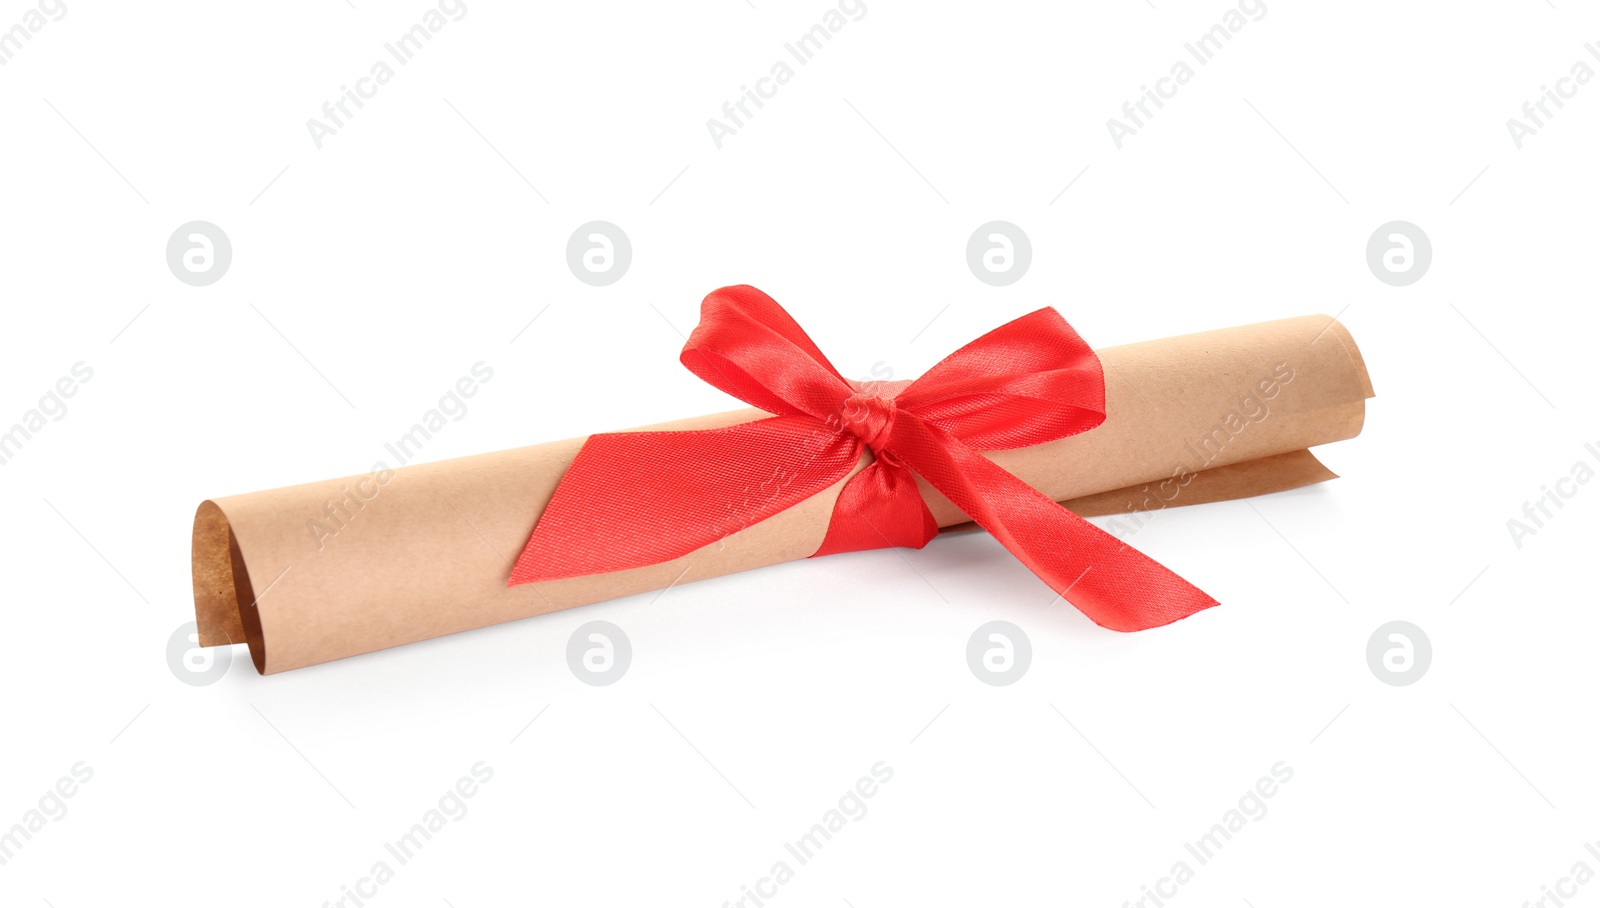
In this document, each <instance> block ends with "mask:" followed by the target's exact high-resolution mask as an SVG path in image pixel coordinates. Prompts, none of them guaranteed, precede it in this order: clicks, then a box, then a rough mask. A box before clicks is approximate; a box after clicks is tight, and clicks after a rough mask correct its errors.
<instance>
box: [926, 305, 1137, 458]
mask: <svg viewBox="0 0 1600 908" xmlns="http://www.w3.org/2000/svg"><path fill="white" fill-rule="evenodd" d="M1105 399H1106V393H1105V378H1104V375H1103V373H1102V371H1101V368H1100V360H1099V358H1098V357H1096V356H1095V355H1094V350H1093V349H1091V348H1090V347H1089V345H1088V344H1086V343H1084V341H1083V339H1082V338H1081V337H1079V336H1078V333H1077V332H1076V331H1074V330H1072V326H1071V325H1068V324H1067V322H1066V320H1065V319H1063V318H1062V317H1061V316H1060V315H1059V314H1058V313H1057V312H1056V311H1055V310H1054V309H1040V310H1038V311H1036V312H1032V313H1029V314H1028V315H1024V316H1023V317H1021V318H1019V319H1016V320H1014V321H1011V322H1008V323H1006V324H1004V325H1001V326H1000V327H999V328H996V329H994V330H993V331H990V332H989V333H988V334H985V335H983V336H982V337H980V338H978V339H977V340H975V341H973V342H972V343H970V344H967V345H966V346H964V347H962V348H961V349H959V350H957V351H956V352H954V353H952V354H950V355H949V356H947V357H945V358H944V359H943V360H941V361H940V362H939V363H938V364H937V365H935V366H934V367H933V368H932V369H929V370H928V371H927V373H926V374H924V375H923V376H922V377H921V378H919V379H917V380H916V381H914V382H912V383H911V386H910V387H908V388H907V389H906V390H905V391H904V392H903V393H902V394H901V395H900V398H899V404H900V406H901V407H903V408H905V409H907V410H911V411H914V412H916V413H917V414H918V415H919V416H921V417H922V418H923V419H924V420H926V421H927V422H928V423H930V424H931V425H934V426H937V427H938V428H940V429H942V430H944V431H945V432H948V433H950V434H951V435H953V436H955V437H956V438H959V439H961V440H962V441H963V442H965V443H966V444H967V445H969V446H971V447H973V448H976V449H978V450H983V451H994V450H1006V449H1009V448H1022V447H1027V446H1029V445H1036V444H1043V443H1044V442H1047V441H1054V440H1055V439H1058V438H1065V437H1067V436H1068V435H1076V434H1078V433H1079V432H1084V431H1087V430H1089V429H1092V428H1094V427H1096V426H1098V425H1100V424H1101V423H1102V422H1104V421H1105V413H1106V404H1105Z"/></svg>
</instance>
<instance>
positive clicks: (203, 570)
mask: <svg viewBox="0 0 1600 908" xmlns="http://www.w3.org/2000/svg"><path fill="white" fill-rule="evenodd" d="M191 566H192V570H193V575H194V622H195V630H196V633H197V634H198V636H199V638H200V645H201V646H230V645H232V644H235V643H244V644H247V645H248V646H249V647H250V661H251V662H253V663H254V664H255V667H256V671H258V672H260V673H261V674H263V675H264V674H266V673H267V672H266V662H267V651H266V644H265V641H264V640H263V639H262V634H261V616H260V615H259V614H257V613H256V611H255V608H254V605H255V593H254V591H253V588H252V587H251V584H250V572H249V571H248V570H246V569H245V566H244V558H243V556H242V555H241V554H240V553H239V543H238V540H237V539H235V538H234V535H233V527H232V526H231V525H230V524H229V523H228V515H227V514H225V513H223V511H222V508H221V507H219V506H218V505H217V503H216V502H214V501H203V502H201V503H200V507H199V508H198V509H197V510H196V511H195V515H194V539H193V544H192V548H191ZM244 603H249V607H247V608H242V607H241V605H242V604H244Z"/></svg>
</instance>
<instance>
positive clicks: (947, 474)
mask: <svg viewBox="0 0 1600 908" xmlns="http://www.w3.org/2000/svg"><path fill="white" fill-rule="evenodd" d="M680 359H681V361H682V362H683V364H684V365H685V366H687V367H688V369H689V370H690V371H691V372H693V373H694V374H695V375H698V376H699V377H700V378H701V379H703V380H705V381H706V382H708V383H709V384H711V385H714V386H716V387H718V388H720V389H722V390H723V391H726V392H728V393H729V394H732V395H733V396H734V397H737V398H739V399H740V400H743V401H745V402H746V403H748V404H750V405H751V406H754V407H758V408H760V409H762V410H765V411H766V412H768V413H771V414H773V416H771V417H770V418H766V419H758V420H755V421H753V422H747V423H742V424H739V425H733V426H727V427H725V428H720V429H705V430H694V431H676V432H671V431H669V432H620V433H609V434H601V435H593V436H590V437H589V439H588V440H587V441H586V442H584V444H583V447H582V448H581V449H580V450H579V451H578V454H577V456H576V458H574V460H573V462H572V466H571V467H570V468H569V469H568V470H567V473H566V475H565V476H564V477H563V478H562V479H561V482H560V483H559V484H558V485H557V487H556V490H555V494H554V496H553V497H552V498H551V500H550V503H549V505H548V506H547V507H546V508H545V511H544V513H543V514H542V515H540V517H539V520H538V523H537V525H536V526H535V527H534V530H533V534H532V536H531V537H530V538H529V539H528V545H527V547H526V548H525V549H524V550H523V552H522V555H521V557H519V558H518V559H517V563H516V565H515V566H514V567H513V569H512V571H511V578H510V585H512V586H515V585H518V584H522V583H536V582H540V581H545V580H558V579H561V578H564V577H578V576H584V575H588V574H600V573H607V572H610V571H621V570H627V569H629V568H637V567H644V566H646V565H652V564H660V563H661V562H664V561H670V560H672V559H674V558H679V557H682V556H684V555H687V554H689V553H690V552H693V551H695V550H696V549H699V548H702V547H704V546H707V545H710V544H711V543H714V542H716V541H717V540H719V539H722V538H723V537H725V536H728V535H730V534H732V533H735V532H737V531H739V530H742V529H744V528H745V527H748V526H751V525H753V524H756V523H759V522H760V521H762V520H765V519H767V518H768V517H771V516H772V515H774V514H777V513H779V512H780V511H783V510H784V509H786V508H789V507H791V506H793V505H794V504H796V503H798V502H800V501H804V500H805V499H807V498H809V497H811V496H813V495H815V494H817V493H819V492H821V491H823V490H825V489H827V488H829V487H830V486H832V485H833V484H834V483H836V482H838V481H839V480H841V479H843V478H844V477H845V476H846V475H848V474H849V473H850V471H851V470H852V469H854V468H855V467H856V466H857V464H858V463H859V462H860V461H861V460H862V457H863V452H864V451H871V454H872V458H871V463H869V464H868V465H867V466H866V467H865V468H864V469H862V470H861V471H860V472H859V473H857V474H856V475H855V476H854V477H852V478H851V479H850V481H849V482H848V483H846V484H845V486H844V488H843V489H842V490H841V492H840V494H839V498H838V501H837V503H836V504H835V506H834V510H833V516H832V518H831V520H830V522H829V525H828V531H827V535H826V537H825V538H824V540H823V543H822V547H821V548H820V549H818V550H817V552H816V553H815V554H816V555H827V554H832V553H835V552H849V551H856V550H861V549H874V548H884V547H889V546H909V547H912V548H921V547H922V546H924V545H926V544H927V542H928V541H929V540H930V539H932V538H933V537H934V536H935V535H937V533H938V530H939V528H938V526H937V525H936V524H935V522H934V519H933V515H932V514H931V513H930V512H929V511H928V508H927V505H926V504H925V503H924V502H923V500H922V496H921V494H919V492H918V491H917V482H916V477H917V476H921V477H922V478H923V479H924V480H926V481H927V483H928V484H929V485H930V486H932V487H933V488H935V489H937V490H938V491H939V492H941V493H943V494H944V496H945V497H946V498H948V499H949V500H950V501H951V502H952V503H953V504H955V505H956V507H958V508H960V509H961V510H962V511H964V512H965V513H966V514H967V515H968V516H969V517H971V518H972V519H973V520H974V521H976V522H977V523H978V525H979V526H982V527H983V528H984V529H986V530H988V531H989V532H990V533H991V534H993V535H994V537H995V538H996V539H998V540H999V541H1000V543H1001V544H1002V545H1004V546H1005V547H1006V548H1007V549H1008V550H1010V551H1011V553H1012V554H1014V555H1015V556H1016V557H1017V559H1018V560H1020V561H1021V562H1022V563H1023V564H1025V565H1027V567H1028V568H1029V569H1030V570H1032V571H1033V572H1034V573H1035V574H1037V575H1039V577H1040V578H1041V579H1043V580H1044V581H1045V583H1047V584H1049V585H1050V587H1051V589H1053V590H1055V591H1056V592H1057V593H1059V594H1060V595H1061V596H1062V598H1064V599H1066V600H1067V601H1068V602H1071V603H1072V604H1073V605H1075V606H1077V607H1078V608H1079V609H1080V610H1082V611H1083V613H1084V614H1086V615H1088V616H1089V618H1090V619H1092V620H1093V621H1094V622H1095V623H1096V624H1099V625H1102V626H1104V627H1108V628H1111V629H1112V630H1118V631H1134V630H1142V629H1145V628H1150V627H1158V626H1160V625H1163V624H1168V623H1170V622H1173V621H1176V620H1178V619H1180V618H1185V617H1188V616H1189V615H1192V614H1194V613H1195V612H1197V611H1200V610H1201V609H1204V608H1209V607H1210V606H1213V605H1216V604H1217V603H1216V601H1215V600H1213V599H1212V598H1211V597H1210V596H1207V595H1206V594H1205V593H1202V592H1201V591H1200V590H1198V589H1196V588H1195V587H1193V586H1191V585H1190V584H1189V583H1188V582H1186V581H1185V580H1183V578H1181V577H1179V576H1178V575H1176V574H1174V573H1172V572H1171V571H1169V570H1167V569H1166V568H1164V567H1162V566H1161V565H1160V564H1157V563H1156V562H1155V561H1153V560H1151V559H1150V558H1148V557H1146V556H1145V555H1143V554H1141V553H1140V552H1138V551H1137V550H1135V549H1132V548H1130V547H1128V546H1127V545H1125V544H1124V543H1122V542H1121V541H1120V540H1118V539H1116V538H1115V537H1113V536H1112V535H1110V534H1109V533H1106V532H1105V531H1103V530H1101V529H1100V528H1098V527H1096V526H1094V525H1093V524H1091V523H1089V522H1088V521H1086V520H1084V519H1083V518H1081V517H1079V516H1078V515H1076V514H1074V513H1072V512H1071V511H1069V510H1067V509H1066V508H1064V507H1062V506H1061V505H1060V504H1057V503H1056V502H1054V501H1052V500H1050V499H1049V498H1047V497H1045V496H1044V495H1043V494H1041V493H1040V492H1039V491H1037V490H1035V489H1034V488H1033V487H1031V486H1029V485H1028V484H1027V483H1024V482H1023V481H1022V480H1020V479H1018V478H1017V477H1015V476H1013V475H1011V474H1010V473H1008V472H1006V471H1005V470H1004V469H1001V468H1000V467H999V466H996V465H995V464H994V463H993V462H992V461H990V460H989V459H988V458H986V457H984V456H983V454H982V453H981V452H983V451H997V450H1006V449H1010V448H1021V447H1026V446H1029V445H1036V444H1042V443H1044V442H1047V441H1054V440H1056V439H1058V438H1065V437H1067V436H1069V435H1076V434H1078V433H1079V432H1084V431H1087V430H1089V429H1093V428H1094V427H1096V426H1098V425H1100V424H1101V423H1102V422H1104V421H1105V418H1106V413H1105V378H1104V375H1103V373H1102V371H1101V368H1100V361H1099V359H1098V358H1096V356H1095V355H1094V351H1093V350H1091V349H1090V348H1089V345H1088V344H1086V343H1084V342H1083V339H1082V338H1080V337H1078V335H1077V332H1075V331H1073V330H1072V327H1071V326H1070V325H1068V324H1067V322H1066V320H1064V319H1063V318H1062V317H1061V316H1060V315H1059V314H1057V313H1056V311H1055V310H1054V309H1049V308H1046V309H1040V310H1038V311H1037V312H1033V313H1030V314H1028V315H1025V316H1023V317H1021V318H1019V319H1017V320H1016V321H1013V322H1010V323H1008V324H1005V325H1002V326H1000V327H999V328H996V329H995V330H993V331H991V332H989V333H988V334H985V335H984V336H982V337H980V338H978V339H977V340H975V341H973V342H972V343H970V344H967V345H966V346H965V347H962V348H961V349H960V350H957V351H956V352H955V353H953V354H951V355H950V356H949V357H947V358H946V359H944V360H943V361H942V362H940V363H939V364H938V365H936V366H934V367H933V368H932V369H930V370H929V371H928V373H927V374H926V375H923V376H922V377H921V378H919V379H917V380H915V381H909V382H854V381H851V380H849V379H847V378H845V377H844V376H842V375H840V374H839V370H837V369H835V368H834V367H833V364H832V363H830V362H828V358H827V357H826V356H824V355H823V353H822V351H821V350H820V349H818V348H817V345H816V344H815V343H813V342H812V340H811V338H810V337H808V336H807V335H806V333H805V331H803V330H802V329H801V328H800V326H799V324H797V323H796V322H795V321H794V319H793V318H791V317H790V316H789V313H787V312H785V311H784V310H783V308H782V307H781V306H779V305H778V304H777V302H775V301H774V300H773V299H772V298H771V297H769V296H767V295H766V294H764V293H762V292H761V291H759V290H757V289H755V288H754V287H747V286H738V287H725V288H723V289H721V290H718V291H716V292H714V293H712V294H711V295H710V296H708V297H706V299H705V302H704V303H702V304H701V310H700V324H699V325H698V326H696V328H695V329H694V332H693V333H692V334H691V335H690V336H689V341H688V343H687V344H685V345H684V348H683V353H682V355H681V357H680Z"/></svg>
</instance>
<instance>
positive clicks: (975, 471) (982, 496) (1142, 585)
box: [894, 414, 1217, 631]
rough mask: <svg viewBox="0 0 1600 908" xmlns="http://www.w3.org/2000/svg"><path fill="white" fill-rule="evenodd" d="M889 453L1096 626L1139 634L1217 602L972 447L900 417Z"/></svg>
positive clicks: (917, 422)
mask: <svg viewBox="0 0 1600 908" xmlns="http://www.w3.org/2000/svg"><path fill="white" fill-rule="evenodd" d="M894 450H895V452H896V453H897V454H898V455H900V457H901V458H902V459H903V460H904V461H905V463H906V465H907V466H909V467H911V469H913V470H915V471H916V472H917V473H918V474H920V475H921V476H922V477H923V478H924V479H926V480H927V481H928V483H929V484H930V485H932V486H933V487H934V488H936V489H938V490H939V491H940V492H941V493H943V494H944V496H945V497H946V498H949V499H950V501H951V503H953V504H955V505H956V507H959V508H960V509H961V510H963V511H965V512H966V513H967V516H969V517H971V518H972V519H973V520H974V521H976V522H977V523H978V525H979V526H982V527H983V528H984V529H986V530H988V531H989V532H990V533H991V534H992V535H993V536H994V537H995V538H996V539H998V540H999V541H1000V544H1001V545H1003V546H1005V547H1006V548H1007V549H1008V550H1010V552H1011V553H1012V554H1013V555H1015V556H1016V557H1017V559H1018V560H1019V561H1021V562H1022V563H1023V564H1025V565H1027V566H1028V568H1029V569H1030V570H1032V571H1033V572H1034V573H1035V574H1037V575H1039V577H1040V579H1042V580H1044V582H1045V583H1047V584H1049V585H1050V588H1051V589H1053V590H1055V591H1056V592H1057V593H1060V594H1061V596H1062V598H1064V599H1066V600H1067V601H1068V602H1070V603H1072V604H1073V605H1074V606H1077V608H1078V609H1079V610H1080V611H1082V612H1083V613H1084V614H1085V615H1087V616H1089V619H1090V620H1092V621H1093V622H1094V623H1095V624H1098V625H1100V626H1101V627H1105V628H1110V629H1111V630H1114V631H1137V630H1145V629H1147V628H1152V627H1160V626H1161V625H1164V624H1170V623H1172V622H1174V621H1177V620H1179V619H1181V618H1187V617H1189V616H1190V615H1192V614H1194V613H1195V612H1198V611H1201V610H1202V609H1207V608H1210V607H1211V606H1214V605H1216V604H1217V601H1216V600H1215V599H1213V598H1211V597H1210V596H1208V595H1206V594H1205V593H1203V592H1201V591H1200V590H1199V589H1196V588H1195V587H1194V586H1193V585H1191V584H1190V583H1189V582H1188V581H1186V580H1184V579H1183V578H1182V577H1179V576H1178V575H1177V574H1174V573H1173V572H1172V571H1170V570H1168V569H1167V568H1165V567H1163V566H1161V565H1160V564H1159V563H1157V562H1156V561H1154V560H1153V559H1151V558H1149V557H1148V556H1146V555H1145V554H1144V553H1142V552H1140V551H1138V550H1137V549H1134V548H1132V547H1130V546H1128V545H1126V544H1125V543H1123V542H1122V541H1121V540H1119V539H1117V538H1116V537H1115V536H1112V535H1111V534H1110V533H1107V532H1105V531H1104V530H1102V529H1100V528H1099V527H1097V526H1095V525H1094V524H1092V523H1090V522H1088V521H1087V520H1084V519H1083V518H1082V517H1079V516H1078V515H1076V514H1074V513H1072V512H1071V511H1069V510H1067V509H1066V508H1064V507H1062V506H1061V505H1060V504H1057V503H1056V502H1054V501H1051V500H1050V499H1049V498H1047V497H1045V496H1044V495H1043V494H1042V493H1041V492H1039V491H1038V490H1037V489H1035V488H1033V487H1032V486H1030V485H1028V484H1027V483H1025V482H1023V481H1022V480H1020V479H1018V478H1017V477H1015V476H1013V475H1011V474H1010V473H1008V472H1006V471H1005V470H1004V469H1002V468H1001V467H999V466H996V465H995V464H994V462H992V461H990V460H989V459H988V458H986V457H984V456H983V455H982V454H979V453H978V452H977V451H975V450H973V449H972V448H969V447H967V446H966V445H965V444H963V443H961V442H960V441H958V440H956V439H955V438H953V437H951V436H950V435H948V434H947V433H945V432H942V431H940V430H937V429H935V428H934V427H932V426H930V425H929V424H927V423H926V422H924V421H922V420H921V419H919V418H916V417H910V418H907V414H902V416H901V418H900V419H897V420H896V422H895V427H894Z"/></svg>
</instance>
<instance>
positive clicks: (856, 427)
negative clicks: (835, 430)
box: [839, 381, 895, 454]
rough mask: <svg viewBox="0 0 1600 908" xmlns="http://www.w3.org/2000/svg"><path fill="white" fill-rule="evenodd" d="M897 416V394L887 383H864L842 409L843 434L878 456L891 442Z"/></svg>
mask: <svg viewBox="0 0 1600 908" xmlns="http://www.w3.org/2000/svg"><path fill="white" fill-rule="evenodd" d="M894 415H895V405H894V391H892V390H889V389H888V388H887V387H886V384H885V383H884V382H876V381H869V382H862V383H861V384H860V385H858V386H857V387H856V393H854V394H852V395H850V396H849V397H847V398H845V400H844V404H843V405H842V406H840V407H839V422H840V425H841V427H842V428H843V430H844V431H846V432H849V433H850V434H852V435H854V436H855V437H857V438H859V439H861V440H862V441H863V442H865V443H866V445H867V447H869V448H871V449H872V451H873V453H875V454H876V453H878V452H881V451H882V450H883V447H884V445H885V444H887V443H888V441H889V436H890V432H891V430H892V429H893V428H894Z"/></svg>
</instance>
